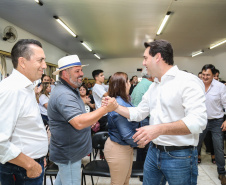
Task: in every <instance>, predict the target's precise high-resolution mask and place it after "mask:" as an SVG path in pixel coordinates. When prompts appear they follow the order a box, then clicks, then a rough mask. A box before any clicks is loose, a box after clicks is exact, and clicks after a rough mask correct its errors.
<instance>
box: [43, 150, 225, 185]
mask: <svg viewBox="0 0 226 185" xmlns="http://www.w3.org/2000/svg"><path fill="white" fill-rule="evenodd" d="M88 161H89V157H85V158H84V159H83V163H84V164H85V163H87V162H88ZM86 182H87V185H91V184H92V183H91V179H90V177H88V176H87V177H86ZM94 183H95V185H110V178H105V177H94ZM220 184H221V183H220V181H219V180H218V174H217V166H216V165H215V164H212V162H211V156H210V155H208V154H206V153H205V151H204V149H203V150H202V163H201V164H199V176H198V185H220ZM47 185H51V183H50V179H47ZM130 185H142V182H140V181H139V179H138V178H131V179H130Z"/></svg>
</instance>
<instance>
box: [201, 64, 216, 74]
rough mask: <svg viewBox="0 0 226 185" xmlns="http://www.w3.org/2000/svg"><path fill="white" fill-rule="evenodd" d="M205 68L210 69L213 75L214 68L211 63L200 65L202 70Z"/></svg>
mask: <svg viewBox="0 0 226 185" xmlns="http://www.w3.org/2000/svg"><path fill="white" fill-rule="evenodd" d="M207 69H210V70H211V72H212V73H213V75H214V74H215V71H216V68H215V66H214V65H213V64H206V65H204V66H203V67H202V71H206V70H207Z"/></svg>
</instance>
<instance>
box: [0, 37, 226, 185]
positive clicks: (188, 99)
mask: <svg viewBox="0 0 226 185" xmlns="http://www.w3.org/2000/svg"><path fill="white" fill-rule="evenodd" d="M144 46H145V50H144V54H143V57H144V60H143V65H144V68H143V70H142V73H141V76H142V80H141V81H140V82H138V77H137V76H136V75H134V76H133V77H132V78H131V79H129V77H128V75H127V74H126V73H125V72H115V73H113V74H112V75H111V76H110V77H109V78H108V81H107V83H106V84H105V83H104V82H105V76H104V71H103V70H101V69H95V70H94V71H93V72H92V76H93V80H94V81H95V83H94V84H92V83H91V82H89V81H88V80H87V79H86V80H84V73H83V70H82V68H83V67H86V66H87V65H84V64H82V63H81V61H80V59H79V57H78V56H77V55H69V56H65V57H63V58H61V59H59V61H58V70H56V71H55V72H54V73H53V75H58V76H59V79H58V81H57V82H55V80H54V79H53V78H51V77H50V76H48V75H43V72H44V70H45V69H46V63H45V53H44V51H43V49H42V45H41V43H40V42H39V41H36V40H32V39H22V40H19V41H18V42H17V43H16V44H15V45H14V47H13V48H12V52H11V57H12V62H13V66H14V69H13V72H12V74H11V75H10V76H9V77H7V78H6V79H4V80H3V81H2V82H0V113H1V117H0V135H1V137H0V149H1V150H0V181H1V185H8V184H23V183H25V184H26V183H27V184H31V185H32V184H34V185H42V181H43V174H44V168H45V165H46V161H45V156H46V155H47V153H49V159H50V160H51V161H52V162H54V163H55V164H56V165H57V166H58V168H59V172H58V174H57V177H56V180H55V183H54V184H55V185H61V184H66V185H78V184H80V183H81V162H82V159H83V158H84V157H85V156H87V155H89V154H90V153H91V152H92V134H95V132H99V131H108V134H109V137H108V139H107V141H106V143H105V147H104V151H100V157H101V158H103V159H104V158H105V159H106V161H107V163H108V165H109V169H110V174H111V184H112V185H128V184H129V180H130V176H131V171H132V164H133V152H134V147H136V148H137V159H136V160H138V161H145V162H144V173H143V174H144V175H143V178H141V179H140V180H141V181H143V184H144V185H157V184H166V182H168V183H169V185H182V184H183V185H193V184H197V176H198V166H197V164H198V162H201V153H200V151H201V145H202V143H203V141H204V139H205V138H211V139H212V140H210V141H209V142H208V144H209V145H211V144H212V145H211V146H212V152H213V153H212V161H213V163H216V165H217V171H218V174H219V176H218V178H219V180H220V181H221V184H224V185H226V177H225V160H224V133H223V131H225V130H226V121H225V120H224V114H225V109H226V86H225V84H223V83H221V82H219V74H220V72H219V70H217V69H216V68H215V66H214V65H212V64H207V65H205V66H203V68H202V70H201V72H200V74H198V77H199V78H200V79H199V78H198V77H197V76H195V75H193V74H191V73H188V72H185V71H182V70H180V69H178V67H177V66H176V65H174V59H173V48H172V46H171V44H170V43H169V42H168V41H165V40H155V41H153V42H149V43H146V42H145V43H144ZM39 79H41V83H40V84H38V85H37V86H36V87H35V88H34V87H33V82H34V81H36V80H39ZM184 82H186V83H184ZM97 125H99V126H98V127H97ZM45 126H48V127H49V128H50V132H51V139H50V142H49V143H48V137H47V132H46V129H45ZM91 130H92V132H91ZM207 133H210V135H208V136H206V135H207ZM207 148H208V147H207Z"/></svg>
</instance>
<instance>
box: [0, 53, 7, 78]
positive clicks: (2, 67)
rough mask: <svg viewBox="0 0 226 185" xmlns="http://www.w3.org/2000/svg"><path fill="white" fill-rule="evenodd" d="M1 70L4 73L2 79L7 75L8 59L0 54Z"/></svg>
mask: <svg viewBox="0 0 226 185" xmlns="http://www.w3.org/2000/svg"><path fill="white" fill-rule="evenodd" d="M0 72H1V74H2V79H3V78H5V77H6V73H7V69H6V60H5V56H4V55H0Z"/></svg>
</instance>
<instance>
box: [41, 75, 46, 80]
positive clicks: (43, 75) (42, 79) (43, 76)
mask: <svg viewBox="0 0 226 185" xmlns="http://www.w3.org/2000/svg"><path fill="white" fill-rule="evenodd" d="M45 76H46V74H42V77H41V81H42V82H43V78H44V77H45Z"/></svg>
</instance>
